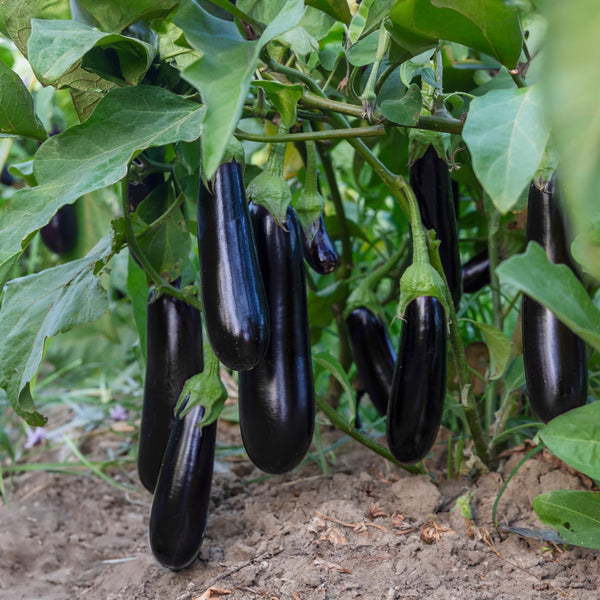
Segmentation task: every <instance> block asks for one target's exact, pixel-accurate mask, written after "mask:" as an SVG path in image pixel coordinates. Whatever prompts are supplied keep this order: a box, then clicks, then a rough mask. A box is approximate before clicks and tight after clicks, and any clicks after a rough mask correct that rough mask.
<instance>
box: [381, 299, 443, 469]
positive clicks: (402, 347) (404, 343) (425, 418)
mask: <svg viewBox="0 0 600 600" xmlns="http://www.w3.org/2000/svg"><path fill="white" fill-rule="evenodd" d="M445 394H446V319H445V313H444V308H443V306H442V304H441V302H440V301H439V300H438V299H437V298H433V297H432V296H419V297H418V298H415V299H414V300H412V301H411V302H410V303H409V304H408V306H407V307H406V312H405V314H404V323H403V325H402V332H401V334H400V344H399V347H398V357H397V359H396V366H395V369H394V377H393V380H392V391H391V393H390V400H389V405H388V412H387V442H388V447H389V449H390V452H391V453H392V454H393V456H394V457H395V458H396V459H397V460H398V461H400V462H402V463H414V462H418V461H419V460H421V459H423V458H424V457H425V456H427V453H428V452H429V451H430V450H431V448H432V447H433V444H434V442H435V439H436V436H437V433H438V431H439V428H440V423H441V421H442V413H443V410H444V397H445Z"/></svg>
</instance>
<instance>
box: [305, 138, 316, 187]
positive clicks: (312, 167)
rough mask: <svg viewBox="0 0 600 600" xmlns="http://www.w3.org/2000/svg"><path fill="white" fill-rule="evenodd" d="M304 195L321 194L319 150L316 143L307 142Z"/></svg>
mask: <svg viewBox="0 0 600 600" xmlns="http://www.w3.org/2000/svg"><path fill="white" fill-rule="evenodd" d="M304 171H305V173H306V176H305V177H304V190H303V191H304V193H306V194H309V195H313V196H314V195H316V194H318V193H319V189H318V186H317V149H316V145H315V142H314V141H308V142H306V166H305V169H304Z"/></svg>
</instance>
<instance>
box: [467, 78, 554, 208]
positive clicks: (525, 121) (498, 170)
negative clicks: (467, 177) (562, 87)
mask: <svg viewBox="0 0 600 600" xmlns="http://www.w3.org/2000/svg"><path fill="white" fill-rule="evenodd" d="M549 136H550V128H549V125H548V123H547V121H545V119H544V115H543V98H542V91H541V89H540V87H539V86H533V87H528V88H521V89H518V88H515V89H511V90H493V91H491V92H488V93H487V94H485V95H484V96H481V97H479V98H475V99H474V100H473V101H472V102H471V105H470V108H469V114H468V116H467V121H466V123H465V126H464V129H463V138H464V140H465V142H466V144H467V146H468V147H469V151H470V153H471V157H472V162H473V169H474V170H475V174H476V175H477V178H478V179H479V181H480V182H481V184H482V185H483V187H484V189H485V191H486V192H487V193H488V194H489V196H490V198H491V199H492V202H493V203H494V205H495V206H496V208H497V209H498V210H499V211H500V212H501V213H503V214H504V213H506V212H508V211H509V210H510V209H511V208H512V207H513V206H514V205H515V204H516V203H517V201H518V200H519V197H520V196H521V194H522V192H523V191H524V190H525V188H526V187H527V186H528V185H529V184H530V183H531V180H532V178H533V176H534V174H535V172H536V170H537V168H538V166H539V164H540V162H541V160H542V156H543V154H544V150H545V148H546V143H547V142H548V138H549Z"/></svg>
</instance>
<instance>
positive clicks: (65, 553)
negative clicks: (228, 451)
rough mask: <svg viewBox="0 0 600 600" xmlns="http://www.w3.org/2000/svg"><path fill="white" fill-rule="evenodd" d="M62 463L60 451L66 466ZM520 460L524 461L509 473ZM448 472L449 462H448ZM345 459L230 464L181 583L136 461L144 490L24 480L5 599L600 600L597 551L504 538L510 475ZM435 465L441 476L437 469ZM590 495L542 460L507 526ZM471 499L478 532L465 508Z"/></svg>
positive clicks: (4, 552)
mask: <svg viewBox="0 0 600 600" xmlns="http://www.w3.org/2000/svg"><path fill="white" fill-rule="evenodd" d="M219 428H220V429H219V440H220V442H221V443H223V444H231V443H232V442H234V443H235V442H236V441H237V442H238V443H239V434H238V432H237V428H236V426H235V425H231V424H228V423H224V424H219ZM328 435H329V436H333V438H335V437H336V436H337V437H340V435H339V434H338V433H337V432H330V433H329V434H328ZM113 438H114V434H113V433H111V432H109V431H108V430H106V433H104V434H97V433H96V435H94V436H90V438H89V439H86V438H85V436H84V437H83V438H80V439H79V442H78V444H79V448H80V450H81V452H82V453H84V454H85V455H86V456H89V457H93V455H94V453H98V452H100V451H102V450H103V451H105V450H106V448H107V447H110V446H111V444H112V445H113V446H114V447H115V448H117V447H118V444H120V443H121V442H120V441H119V440H116V439H113ZM82 440H83V441H82ZM59 451H60V450H56V449H53V450H52V451H50V450H48V454H50V453H52V454H53V457H54V459H56V458H57V456H56V453H57V452H59ZM538 456H540V455H538ZM521 457H522V455H519V454H515V455H513V456H511V457H509V458H508V460H507V463H506V465H505V467H504V470H503V472H504V473H509V472H510V470H511V469H512V467H513V466H514V465H515V464H516V463H517V462H518V461H519V460H520V458H521ZM58 458H60V457H58ZM44 459H46V460H47V459H48V457H45V456H44V453H43V452H42V454H41V455H39V454H38V456H37V460H44ZM435 460H438V461H439V464H440V465H442V464H444V460H445V458H444V457H443V456H442V455H440V456H438V457H437V458H435ZM334 462H335V464H333V465H331V472H330V473H328V474H324V473H323V472H322V470H321V468H320V467H319V466H318V465H317V464H316V462H314V461H308V462H306V463H304V464H303V465H301V466H300V467H299V468H298V469H296V470H295V471H294V472H292V473H290V474H288V475H285V476H277V477H268V478H266V477H264V476H263V474H262V473H261V472H260V471H258V470H257V469H256V468H254V467H253V465H252V464H251V463H250V462H249V461H248V460H247V459H246V458H244V457H243V456H239V455H238V456H231V455H230V456H227V455H225V454H223V453H221V454H220V456H219V457H218V458H217V461H216V464H215V474H214V479H213V489H212V500H211V511H210V517H209V523H208V528H207V531H206V537H205V539H204V543H203V547H202V550H201V553H200V556H199V559H198V560H196V561H195V562H194V563H193V564H192V566H191V567H189V568H187V569H185V570H183V571H179V572H171V571H169V570H168V569H165V568H163V567H161V566H160V565H159V564H158V563H157V562H156V561H155V560H154V558H153V556H152V553H151V551H150V549H149V546H148V541H147V526H148V517H149V512H150V503H151V497H150V494H148V493H147V492H146V491H145V490H143V488H142V487H141V485H140V484H139V483H137V477H136V473H135V466H134V465H133V464H132V463H129V464H128V469H126V471H128V472H116V473H112V474H111V475H112V476H113V477H114V479H115V480H117V481H120V482H121V483H122V484H124V485H129V486H134V491H125V490H121V489H120V488H117V487H115V486H112V485H110V484H108V483H106V482H105V481H103V480H101V479H100V478H98V477H97V476H89V477H88V476H84V475H67V474H54V473H49V472H27V473H22V474H19V475H16V476H14V477H13V478H12V482H11V483H10V485H9V489H8V496H9V501H10V507H7V506H5V505H2V506H1V507H0V599H1V600H5V599H6V600H19V599H27V600H37V599H40V600H41V599H44V600H62V599H65V600H66V599H69V600H72V599H75V598H77V599H79V598H81V599H85V600H154V599H159V598H160V599H169V600H208V599H210V598H223V599H224V600H229V599H239V600H246V599H247V600H250V599H266V600H275V599H280V600H284V599H285V600H288V599H289V600H312V599H314V600H318V599H319V600H326V599H330V600H346V599H348V600H349V599H355V598H368V599H373V600H379V599H381V600H393V599H402V600H417V599H421V598H432V599H435V600H454V599H456V600H484V599H488V598H490V599H492V598H493V599H496V600H514V599H515V598H519V599H523V598H539V599H543V600H546V599H547V600H550V599H554V598H573V599H577V600H588V599H589V600H592V599H594V600H596V599H597V598H598V591H597V588H598V583H599V579H600V575H599V569H598V552H596V551H593V550H587V549H580V548H569V549H564V548H560V549H559V548H557V547H553V546H552V544H549V543H548V542H542V541H537V540H533V539H526V538H522V537H519V536H517V535H515V534H503V535H502V538H500V536H499V535H498V533H497V532H496V530H495V529H494V528H493V526H492V524H491V511H492V505H493V502H494V500H495V498H496V495H497V493H498V491H499V489H500V486H501V485H502V482H503V476H502V475H501V474H499V473H497V472H493V473H489V474H487V475H484V476H481V477H480V478H479V479H477V480H476V481H471V480H468V479H462V480H461V481H456V480H446V481H444V480H441V481H440V480H438V481H432V480H431V479H430V478H429V477H428V476H425V475H421V476H413V475H409V474H407V473H405V472H404V471H402V470H401V469H399V468H397V467H395V466H393V465H390V464H389V463H387V462H386V461H385V460H384V459H382V458H380V457H378V456H377V455H375V454H373V453H372V452H369V451H368V450H366V449H364V448H362V447H361V446H359V445H358V444H356V443H355V442H352V441H347V442H345V443H343V444H341V445H340V446H338V447H337V449H336V455H335V461H334ZM428 466H429V468H430V469H431V470H432V472H434V473H435V472H436V465H435V464H434V463H430V465H428ZM439 472H440V473H441V472H442V471H441V469H440V471H439ZM8 483H9V482H7V485H8ZM582 485H583V484H582V480H581V478H580V477H578V476H577V474H574V473H573V472H569V471H568V470H567V469H566V468H565V467H564V465H563V466H561V464H560V463H558V462H557V461H556V460H555V459H554V460H551V459H550V458H549V457H548V456H540V458H539V459H531V460H529V461H528V462H527V463H526V464H525V465H524V466H523V468H522V469H521V470H520V471H519V472H518V473H517V475H516V476H515V478H513V480H512V481H511V483H510V485H509V487H508V488H507V492H506V494H505V495H504V496H503V498H502V500H501V503H500V506H499V510H498V516H499V519H500V521H501V522H502V523H505V524H509V525H512V526H522V527H528V528H540V527H541V524H540V523H539V522H537V521H536V520H535V514H534V513H533V512H532V509H531V500H532V498H533V497H534V496H535V495H537V494H538V493H540V492H542V491H549V490H551V489H557V488H580V487H582ZM466 490H470V492H471V494H472V500H471V507H472V522H467V521H466V520H465V518H464V516H463V515H462V514H461V512H460V511H459V510H457V509H455V503H456V499H457V497H459V496H460V495H462V494H464V493H465V491H466Z"/></svg>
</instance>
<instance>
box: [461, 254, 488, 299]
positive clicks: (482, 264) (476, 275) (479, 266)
mask: <svg viewBox="0 0 600 600" xmlns="http://www.w3.org/2000/svg"><path fill="white" fill-rule="evenodd" d="M461 272H462V289H463V292H465V293H467V294H474V293H475V292H478V291H479V290H480V289H481V288H483V287H485V286H486V285H489V284H490V256H489V254H488V251H487V249H486V250H483V251H482V252H480V253H479V254H476V255H475V256H473V257H472V258H470V259H469V260H468V261H467V262H466V263H465V264H464V265H463V266H462V267H461Z"/></svg>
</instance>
